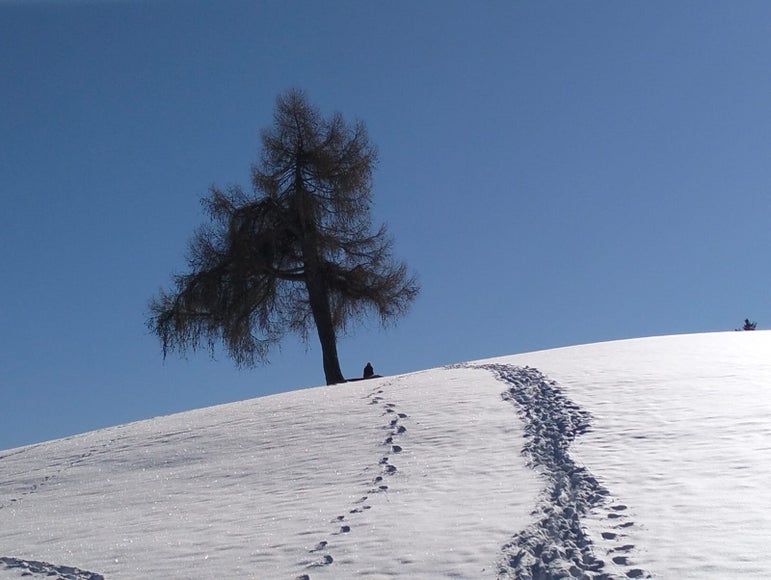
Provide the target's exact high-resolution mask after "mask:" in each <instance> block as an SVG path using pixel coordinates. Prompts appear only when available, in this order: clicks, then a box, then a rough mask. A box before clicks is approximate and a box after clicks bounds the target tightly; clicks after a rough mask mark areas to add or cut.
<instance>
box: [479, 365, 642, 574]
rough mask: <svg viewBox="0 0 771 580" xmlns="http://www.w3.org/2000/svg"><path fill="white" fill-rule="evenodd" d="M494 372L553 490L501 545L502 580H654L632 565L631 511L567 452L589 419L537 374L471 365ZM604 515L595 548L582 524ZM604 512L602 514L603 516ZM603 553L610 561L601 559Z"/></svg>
mask: <svg viewBox="0 0 771 580" xmlns="http://www.w3.org/2000/svg"><path fill="white" fill-rule="evenodd" d="M469 366H470V367H471V368H482V369H486V370H489V371H491V372H492V373H493V374H494V375H495V376H496V377H497V378H498V379H499V380H500V381H502V382H504V383H506V385H508V388H507V390H506V391H505V392H504V393H503V398H504V399H506V400H508V401H510V402H511V403H512V404H513V405H514V406H515V407H517V409H518V414H519V415H520V417H521V418H522V419H523V421H524V422H525V433H526V437H527V438H528V442H527V443H526V444H525V446H524V448H523V449H522V453H523V454H524V455H525V456H526V457H527V458H528V463H529V465H530V466H531V467H532V468H533V469H538V470H540V471H542V472H543V474H544V475H545V476H546V479H547V482H548V483H547V488H546V489H545V490H544V492H543V493H542V496H541V499H540V501H539V503H538V505H537V506H536V508H535V510H534V512H533V516H534V517H535V518H536V521H535V522H534V523H533V524H532V525H530V526H529V527H527V528H525V529H524V530H521V531H520V532H518V533H517V534H515V535H514V536H513V538H512V540H511V541H510V542H509V543H508V544H506V545H505V546H504V547H503V553H504V557H503V560H502V562H501V563H500V566H499V578H517V579H522V580H549V579H552V578H581V579H592V580H612V579H616V578H651V577H652V576H651V574H650V573H649V572H648V571H646V570H644V569H641V568H639V567H635V565H634V553H635V550H636V548H635V546H634V545H632V544H629V543H627V542H625V541H624V540H625V534H624V530H626V529H627V528H629V527H631V526H633V525H634V522H633V521H632V520H631V519H630V518H629V516H628V515H627V509H628V508H627V506H626V505H624V504H623V503H620V502H618V501H616V500H614V499H612V497H611V495H610V492H609V491H608V490H607V489H605V487H603V486H602V485H601V484H600V483H599V482H598V481H597V479H596V478H595V477H594V476H593V475H592V474H591V473H590V472H589V471H588V470H587V469H586V468H585V467H582V466H578V465H576V463H575V462H574V461H573V459H572V458H571V457H570V455H569V453H568V448H569V446H570V444H571V443H572V441H573V440H574V439H575V438H576V437H578V436H580V435H581V434H583V433H585V432H587V431H588V430H589V428H590V419H591V416H590V414H589V413H588V412H587V411H585V410H582V409H580V408H579V407H578V406H577V405H576V404H574V403H573V402H571V401H570V400H569V399H568V398H567V397H566V396H565V395H564V394H563V392H562V389H561V388H560V387H559V385H558V384H557V383H556V382H554V381H551V380H549V379H548V378H547V377H545V376H544V375H543V374H542V373H541V372H540V371H538V370H537V369H533V368H529V367H517V366H512V365H503V364H486V365H479V366H473V365H469ZM590 512H592V513H594V514H597V513H600V514H601V517H605V518H606V519H607V521H608V528H607V530H606V531H604V532H602V533H601V543H602V544H603V545H602V546H596V545H595V544H594V543H593V542H592V539H591V538H590V537H589V536H588V534H587V533H586V531H585V529H584V527H583V525H582V523H581V518H582V517H583V516H586V515H588V514H589V513H590ZM602 514H604V515H602ZM598 550H603V551H604V552H605V554H606V557H607V560H603V559H602V558H600V557H598V556H597V555H596V552H597V551H598Z"/></svg>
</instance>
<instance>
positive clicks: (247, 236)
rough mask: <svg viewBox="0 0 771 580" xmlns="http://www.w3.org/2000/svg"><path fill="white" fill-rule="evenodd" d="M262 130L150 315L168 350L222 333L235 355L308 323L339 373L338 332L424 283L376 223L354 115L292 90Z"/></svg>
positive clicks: (264, 347) (362, 138)
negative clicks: (249, 163) (182, 269)
mask: <svg viewBox="0 0 771 580" xmlns="http://www.w3.org/2000/svg"><path fill="white" fill-rule="evenodd" d="M261 137H262V146H263V147H262V154H261V157H260V161H259V162H258V163H256V164H255V165H254V166H253V167H252V178H251V182H252V189H253V191H252V193H251V194H247V193H245V192H244V191H243V190H242V189H241V188H240V187H239V186H231V187H227V188H225V189H220V188H218V187H211V189H210V192H209V195H208V196H207V197H206V198H204V200H203V203H204V205H205V208H206V210H207V213H208V215H209V217H210V223H208V224H206V225H204V226H202V227H201V228H200V229H199V230H198V231H197V232H196V234H195V236H194V238H193V239H192V241H191V242H190V248H189V255H188V266H189V271H188V273H186V274H181V275H176V276H174V279H173V286H174V289H173V290H172V291H165V290H164V291H161V292H160V294H159V295H158V296H157V297H155V298H154V299H152V300H151V302H150V317H149V319H148V327H149V328H150V329H151V330H152V331H153V332H154V333H155V334H156V335H158V337H159V338H160V339H161V343H162V347H163V352H164V356H165V355H166V353H167V352H168V351H169V350H176V351H186V350H189V349H193V350H195V349H198V348H199V347H202V346H205V347H208V348H209V349H210V351H212V352H213V350H214V348H215V345H216V344H218V343H222V344H223V345H224V346H225V348H226V350H227V352H228V354H229V355H230V356H231V358H232V359H233V360H234V361H235V363H236V364H237V365H240V366H253V365H255V364H257V363H259V362H264V361H266V355H267V354H268V352H269V350H270V347H271V346H273V345H274V344H276V343H277V342H278V341H280V340H281V339H282V338H283V337H284V335H285V334H286V333H287V332H294V333H297V334H299V335H300V336H301V337H302V338H304V339H306V340H307V338H308V335H309V332H310V330H311V329H312V328H315V329H316V332H317V335H318V338H319V342H320V343H321V348H322V358H323V367H324V374H325V378H326V382H327V384H333V383H338V382H342V381H344V380H345V379H344V377H343V374H342V372H341V370H340V364H339V359H338V353H337V337H338V335H339V333H341V332H344V331H345V330H346V328H347V327H348V326H349V325H350V324H351V323H353V322H357V321H359V320H361V319H362V318H363V317H365V316H366V315H368V314H369V313H371V312H372V313H376V314H377V315H378V316H379V318H380V319H381V321H382V322H386V321H388V320H390V319H394V318H396V317H399V316H401V315H403V314H404V313H405V312H406V311H407V309H408V307H409V306H410V304H411V303H412V301H413V300H414V299H415V297H416V296H417V294H418V292H419V286H418V283H417V281H416V279H415V277H414V276H413V275H411V274H409V273H408V271H407V267H406V266H405V264H404V263H402V262H399V261H396V260H395V259H394V258H393V256H392V253H391V247H392V239H391V238H390V236H389V235H388V232H387V230H386V227H385V226H384V225H383V226H380V227H379V228H378V229H377V230H374V231H373V229H372V227H371V218H370V205H371V189H372V171H373V167H374V165H375V163H376V159H377V153H376V150H375V148H374V146H372V145H371V144H370V142H369V137H368V135H367V130H366V127H365V126H364V124H363V123H362V122H361V121H357V122H355V123H353V124H348V123H346V122H345V121H344V119H343V117H342V115H341V114H339V113H335V114H333V115H332V116H330V117H329V118H324V117H322V116H321V114H320V113H319V111H318V109H317V108H315V107H313V106H311V105H310V104H309V103H308V102H307V99H306V96H305V94H304V93H303V92H301V91H298V90H290V91H288V92H287V93H285V94H282V95H280V96H279V97H278V98H277V101H276V109H275V112H274V122H273V126H272V127H270V128H269V129H266V130H264V131H263V132H262V134H261Z"/></svg>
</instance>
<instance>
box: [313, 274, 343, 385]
mask: <svg viewBox="0 0 771 580" xmlns="http://www.w3.org/2000/svg"><path fill="white" fill-rule="evenodd" d="M305 284H306V286H307V288H308V299H309V301H310V304H311V312H312V313H313V320H314V321H315V323H316V331H317V332H318V335H319V342H320V343H321V356H322V360H323V363H324V376H325V378H326V380H327V384H328V385H335V384H337V383H344V382H345V377H344V376H343V372H342V371H341V370H340V361H339V360H338V358H337V335H336V333H335V325H334V323H333V322H332V313H331V312H330V310H329V296H328V294H327V290H326V287H325V286H324V282H323V280H320V277H319V276H318V275H317V274H313V273H310V272H309V273H306V279H305Z"/></svg>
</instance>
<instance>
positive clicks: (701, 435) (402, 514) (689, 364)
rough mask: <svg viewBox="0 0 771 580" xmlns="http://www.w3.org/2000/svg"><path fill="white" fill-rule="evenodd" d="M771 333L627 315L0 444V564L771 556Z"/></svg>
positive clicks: (700, 566)
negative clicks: (584, 335) (506, 343)
mask: <svg viewBox="0 0 771 580" xmlns="http://www.w3.org/2000/svg"><path fill="white" fill-rule="evenodd" d="M770 419H771V333H769V332H762V331H755V332H732V333H716V334H705V335H684V336H673V337H659V338H650V339H638V340H629V341H619V342H611V343H602V344H594V345H587V346H580V347H571V348H564V349H555V350H551V351H542V352H536V353H529V354H523V355H516V356H511V357H503V358H497V359H491V360H487V361H477V362H472V363H467V364H464V365H457V366H454V367H452V368H442V369H434V370H430V371H424V372H421V373H414V374H410V375H403V376H398V377H385V378H380V379H373V380H369V381H360V382H354V383H348V384H344V385H337V386H334V387H321V388H316V389H308V390H304V391H296V392H291V393H284V394H281V395H274V396H270V397H263V398H259V399H254V400H250V401H244V402H241V403H234V404H229V405H222V406H218V407H212V408H208V409H201V410H196V411H191V412H187V413H182V414H178V415H172V416H168V417H160V418H156V419H152V420H149V421H142V422H138V423H132V424H128V425H123V426H120V427H114V428H110V429H104V430H101V431H95V432H92V433H86V434H83V435H78V436H74V437H69V438H67V439H61V440H57V441H51V442H46V443H41V444H38V445H31V446H27V447H21V448H18V449H11V450H6V451H0V578H3V579H5V578H21V577H31V578H36V577H39V578H52V577H55V578H66V579H76V580H97V579H98V578H101V577H104V578H109V579H111V578H265V579H273V578H276V579H279V578H287V579H290V580H291V579H294V578H308V579H312V580H317V579H324V578H326V579H332V578H334V579H345V578H373V579H374V578H395V577H402V578H410V579H413V578H418V579H419V578H471V579H476V578H527V577H532V578H551V577H553V578H559V577H576V578H603V579H608V578H628V577H632V578H634V577H650V576H652V577H656V578H740V577H741V578H771V556H769V554H768V549H767V545H768V539H769V538H771V491H769V486H768V482H769V481H771V423H769V420H770Z"/></svg>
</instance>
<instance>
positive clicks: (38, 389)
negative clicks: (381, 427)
mask: <svg viewBox="0 0 771 580" xmlns="http://www.w3.org/2000/svg"><path fill="white" fill-rule="evenodd" d="M770 71H771V3H768V2H767V1H765V0H758V1H751V0H748V1H743V2H735V1H733V0H726V1H692V2H681V1H670V0H666V1H665V0H661V1H647V2H631V1H630V2H619V1H615V0H614V1H596V2H577V1H564V2H550V1H546V2H542V1H535V0H533V1H512V0H501V1H494V0H489V1H485V2H468V1H453V0H436V1H422V2H420V1H418V2H416V1H412V0H410V1H406V0H405V1H400V0H396V1H389V2H374V1H372V2H369V1H361V0H351V1H334V2H332V1H330V2H312V1H302V2H300V1H291V0H290V1H287V0H275V1H237V0H208V1H203V0H182V1H175V0H146V1H139V0H135V1H132V0H123V1H121V0H113V1H109V0H105V1H102V2H97V1H77V0H68V1H61V2H55V1H44V0H24V1H21V0H19V1H13V0H12V1H9V0H0V135H1V136H2V145H1V147H0V196H1V201H2V204H1V205H0V245H1V247H2V254H1V255H2V258H1V259H2V262H1V264H2V270H1V273H2V278H1V281H0V298H1V300H0V396H1V397H2V405H3V413H2V420H1V421H0V449H3V448H9V447H13V446H16V445H21V444H25V443H31V442H35V441H40V440H45V439H51V438H54V437H61V436H66V435H68V434H72V433H77V432H82V431H86V430H90V429H95V428H99V427H104V426H108V425H115V424H119V423H124V422H127V421H131V420H135V419H141V418H147V417H152V416H156V415H161V414H167V413H170V412H175V411H180V410H185V409H190V408H195V407H202V406H208V405H212V404H215V403H219V402H226V401H233V400H240V399H245V398H250V397H254V396H259V395H264V394H269V393H275V392H281V391H285V390H288V389H295V388H301V387H306V386H313V385H320V384H322V383H323V382H324V376H323V372H322V368H321V360H320V358H321V355H320V352H319V349H318V347H317V345H316V343H315V342H314V341H312V342H311V343H310V344H309V345H308V347H307V348H306V347H305V346H304V345H303V344H302V343H301V342H299V340H297V339H295V338H294V337H292V336H288V337H287V339H286V340H285V342H284V343H283V346H282V348H281V350H279V351H276V352H275V353H274V354H273V356H272V357H271V360H272V364H270V365H269V366H265V367H258V368H256V369H253V370H238V369H236V368H234V366H233V365H232V363H231V362H230V361H229V360H228V359H227V358H226V357H224V355H223V356H218V357H217V359H216V360H211V359H210V357H209V356H208V354H207V353H205V352H201V353H200V354H197V355H191V356H188V358H187V359H182V358H179V357H176V356H171V357H170V358H168V359H167V360H166V361H165V362H164V360H163V358H162V356H161V349H160V345H159V343H158V341H157V339H156V338H155V337H153V336H151V335H150V334H148V332H147V330H146V328H145V326H144V321H145V319H146V316H147V301H148V300H149V299H150V298H151V297H152V296H153V295H155V294H156V293H157V291H158V290H159V289H160V288H161V287H162V286H163V287H167V286H168V285H169V281H170V277H171V275H172V273H174V272H180V271H183V270H184V268H185V253H186V248H187V242H188V240H189V239H190V237H191V235H192V233H193V231H194V229H195V228H196V227H197V226H198V225H200V224H201V223H203V222H204V220H205V216H204V214H203V211H202V208H201V205H200V203H199V200H200V198H201V197H202V196H204V195H206V193H207V190H208V187H209V185H211V184H217V185H227V184H232V183H239V184H241V185H243V186H248V176H249V168H250V165H251V164H252V163H253V162H254V161H256V160H257V158H258V155H259V131H260V129H261V128H264V127H267V126H269V125H270V123H271V120H272V113H273V106H274V102H275V98H276V95H277V94H279V93H281V92H283V91H285V90H287V89H289V88H293V87H296V88H301V89H304V90H305V91H306V92H307V94H308V97H309V100H310V101H311V102H313V103H315V104H316V105H318V106H319V107H320V108H321V110H322V112H323V113H325V114H329V113H332V112H334V111H340V112H341V113H343V115H344V116H345V117H346V118H347V119H349V120H354V119H361V120H363V121H364V122H365V123H366V125H367V127H368V129H369V132H370V138H371V140H372V141H373V142H374V143H375V144H376V145H377V147H378V149H379V153H380V160H379V165H378V169H377V171H376V173H375V186H374V190H373V195H374V200H375V204H374V207H373V221H374V222H375V223H376V224H379V223H381V222H386V223H388V225H389V227H390V230H391V232H392V234H393V235H394V237H395V240H396V243H395V253H396V255H397V257H399V258H401V259H404V260H405V261H406V262H407V263H408V265H409V266H410V267H411V268H412V270H414V271H415V272H417V273H418V275H419V278H420V281H421V284H422V287H423V291H422V294H421V296H420V297H419V298H418V300H417V302H416V303H415V304H414V307H413V309H412V311H411V312H410V313H409V314H408V315H407V316H406V317H405V318H404V319H402V320H400V321H399V322H398V323H397V325H396V326H394V327H391V328H388V329H385V330H383V329H381V328H380V327H379V325H378V323H377V322H376V321H370V322H367V323H366V324H365V325H364V326H362V327H359V328H358V329H356V330H354V331H353V332H352V333H351V334H350V335H349V336H347V337H345V338H343V339H342V340H341V341H340V344H339V349H340V354H341V363H342V367H343V371H344V372H345V373H346V374H348V375H349V376H358V375H360V373H361V370H362V368H363V367H364V364H365V363H366V362H367V361H368V360H371V361H372V363H373V365H374V367H375V371H376V372H379V373H382V374H395V373H401V372H407V371H412V370H420V369H424V368H429V367H434V366H438V365H443V364H446V363H454V362H459V361H465V360H470V359H475V358H482V357H489V356H493V355H502V354H513V353H518V352H525V351H530V350H538V349H544V348H551V347H556V346H562V345H568V344H579V343H586V342H594V341H601V340H610V339H615V338H623V337H634V336H644V335H658V334H670V333H682V332H701V331H710V330H726V329H732V328H734V327H737V326H739V325H740V324H741V322H742V320H743V319H744V318H745V317H750V318H752V319H753V320H757V321H758V328H767V327H768V325H769V320H771V301H770V300H769V298H771V296H769V294H770V291H769V288H771V269H770V268H769V257H768V256H769V247H771V228H769V223H771V140H770V139H769V136H770V135H771V115H770V114H769V103H771V72H770Z"/></svg>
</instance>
